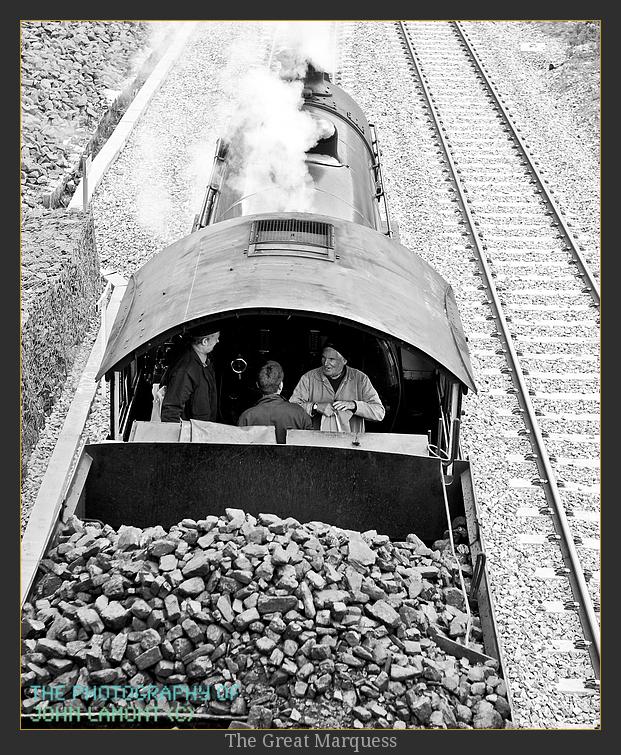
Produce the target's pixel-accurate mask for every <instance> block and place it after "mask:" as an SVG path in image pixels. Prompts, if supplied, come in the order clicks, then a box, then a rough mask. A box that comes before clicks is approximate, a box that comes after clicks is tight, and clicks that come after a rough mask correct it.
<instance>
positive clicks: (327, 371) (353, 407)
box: [289, 341, 386, 433]
mask: <svg viewBox="0 0 621 755" xmlns="http://www.w3.org/2000/svg"><path fill="white" fill-rule="evenodd" d="M343 352H344V347H343V346H342V345H341V344H337V343H335V342H334V341H329V342H328V343H326V345H325V346H324V347H323V351H322V354H321V367H317V368H316V369H314V370H310V371H309V372H306V373H305V374H304V375H302V377H301V378H300V381H299V383H298V384H297V385H296V387H295V389H294V391H293V393H292V394H291V398H290V399H289V401H291V403H293V404H299V405H300V406H302V407H303V408H304V409H305V411H306V412H307V413H308V414H310V416H311V417H312V420H313V428H314V429H316V430H319V429H321V427H322V417H323V418H329V417H333V416H334V415H335V414H337V416H338V417H339V418H340V419H339V422H338V424H337V428H338V426H342V420H343V419H348V420H349V430H350V431H351V432H355V433H363V432H364V429H365V427H364V420H365V419H370V420H375V421H377V422H379V421H380V420H382V419H384V415H385V414H386V409H385V408H384V405H383V404H382V401H381V399H380V397H379V395H378V393H377V391H376V390H375V388H374V387H373V384H372V383H371V381H370V380H369V378H368V377H367V376H366V375H365V374H364V372H362V371H361V370H356V369H354V368H353V367H350V366H349V365H348V364H347V359H346V356H345V354H346V353H347V352H345V353H343ZM323 424H324V426H325V421H324V423H323ZM342 429H347V428H346V427H345V428H342Z"/></svg>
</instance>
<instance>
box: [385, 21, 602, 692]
mask: <svg viewBox="0 0 621 755" xmlns="http://www.w3.org/2000/svg"><path fill="white" fill-rule="evenodd" d="M397 24H398V28H399V31H400V33H401V36H402V38H403V40H404V42H405V45H406V49H407V51H408V54H409V56H410V59H411V61H412V63H413V65H414V69H415V71H416V75H417V77H418V79H419V82H420V84H421V87H422V89H423V92H424V95H425V99H426V102H427V106H428V109H429V112H430V114H431V116H432V119H433V123H434V126H435V130H436V133H437V136H438V139H439V141H440V144H441V146H442V151H443V152H444V156H445V158H446V161H447V164H448V165H449V168H450V171H451V175H452V181H453V184H454V186H455V189H456V191H457V195H458V198H459V203H460V205H461V208H462V211H463V214H464V217H465V219H466V221H467V224H468V229H469V234H470V237H471V241H472V243H473V245H474V248H475V250H476V254H477V257H478V264H479V267H480V269H481V271H482V276H483V279H484V283H485V287H486V288H487V293H488V296H489V299H488V303H489V305H490V307H491V308H492V312H493V315H494V319H495V321H496V323H497V327H498V330H499V333H498V335H499V336H500V338H501V340H502V342H503V345H504V349H503V351H504V353H505V356H506V359H507V361H508V363H509V369H510V370H511V376H512V379H513V383H514V386H515V388H516V391H517V397H518V401H519V403H520V408H521V410H522V413H523V417H524V422H525V424H526V426H527V431H528V434H529V437H530V439H531V445H533V451H534V453H535V456H536V463H537V467H538V469H539V474H540V480H539V482H540V483H541V485H542V486H543V490H544V492H545V495H546V499H547V500H548V503H549V504H550V506H551V511H552V517H551V518H552V522H553V524H554V529H555V531H556V533H557V537H558V538H559V539H558V544H559V547H560V550H561V554H562V556H563V561H564V563H565V564H567V565H568V568H569V574H568V575H567V576H568V579H569V583H570V585H571V589H572V593H573V594H574V597H576V606H575V607H576V609H577V611H578V615H579V617H580V622H581V624H582V628H583V631H584V633H585V637H586V639H587V641H588V643H589V654H590V657H591V663H592V665H593V670H594V672H595V675H596V678H597V679H599V676H600V640H599V624H598V621H597V617H596V615H595V609H594V607H593V603H592V601H591V597H590V595H589V591H588V587H587V583H586V579H585V576H584V572H583V570H582V566H581V564H580V559H579V556H578V553H577V551H576V546H575V542H574V539H573V537H572V535H571V532H570V529H569V523H568V521H567V515H566V513H565V509H564V507H563V504H562V501H561V499H560V493H559V488H558V484H557V481H556V475H555V473H554V470H553V468H552V465H551V462H550V458H549V455H548V452H547V449H546V446H545V442H544V438H543V434H542V431H541V428H540V426H539V422H538V420H537V417H536V414H535V409H534V407H533V404H532V402H531V400H530V396H529V392H528V387H527V385H526V382H525V379H524V373H523V371H522V367H521V365H520V361H519V358H518V355H517V352H516V349H515V347H514V345H513V338H512V336H511V333H510V331H509V327H508V324H507V320H506V318H505V315H504V312H503V309H502V305H501V303H500V298H499V296H498V292H497V289H496V285H495V283H494V278H493V276H492V272H491V270H490V267H489V264H488V262H487V257H486V255H485V251H484V249H483V246H482V244H481V242H480V240H479V237H478V234H477V232H476V230H475V227H476V226H475V222H474V218H473V216H472V212H471V209H470V207H469V204H468V201H467V198H466V193H465V192H464V187H463V185H462V182H461V179H460V178H459V171H458V170H457V166H456V165H455V163H454V161H453V158H452V156H451V151H450V149H449V147H448V144H447V140H446V137H445V136H444V132H443V128H442V126H441V123H440V117H439V113H438V111H437V108H436V106H435V104H434V102H433V99H432V96H431V93H430V91H429V87H428V85H427V83H426V81H425V77H424V75H423V72H422V69H421V65H420V61H419V57H418V54H417V52H416V50H415V49H414V47H413V45H412V42H411V40H410V38H409V35H408V33H407V29H406V27H405V23H404V22H403V21H399V22H397ZM479 71H480V73H481V75H482V76H483V77H484V80H485V82H487V81H488V80H487V77H486V75H485V73H484V69H483V68H479ZM593 293H594V292H593ZM598 300H599V293H598Z"/></svg>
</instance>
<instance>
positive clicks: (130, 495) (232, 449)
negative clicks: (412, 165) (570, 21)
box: [85, 66, 476, 539]
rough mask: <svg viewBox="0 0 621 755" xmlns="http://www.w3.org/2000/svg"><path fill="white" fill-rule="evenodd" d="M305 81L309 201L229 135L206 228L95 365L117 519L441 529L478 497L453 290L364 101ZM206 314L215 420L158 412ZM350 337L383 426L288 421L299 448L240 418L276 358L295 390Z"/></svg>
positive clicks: (99, 460)
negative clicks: (463, 433) (283, 207)
mask: <svg viewBox="0 0 621 755" xmlns="http://www.w3.org/2000/svg"><path fill="white" fill-rule="evenodd" d="M300 85H301V87H302V90H301V94H302V98H303V101H302V105H301V110H302V111H303V112H305V113H306V114H307V115H308V116H310V117H312V118H313V119H316V120H317V121H318V122H320V128H319V133H320V134H321V137H320V138H319V140H318V141H317V143H316V144H315V145H313V146H311V147H310V148H309V149H308V150H307V152H306V153H305V155H304V161H305V164H306V169H307V171H308V175H309V177H310V179H311V180H310V181H308V182H307V183H308V201H309V205H310V210H311V211H306V212H300V211H288V212H283V211H280V210H278V207H279V205H278V202H280V200H279V199H277V196H276V195H277V189H276V188H275V187H274V186H273V185H271V184H269V183H268V184H267V185H265V186H261V185H257V182H256V181H255V182H254V184H252V185H251V186H250V188H248V186H249V184H245V185H244V183H243V182H241V181H240V180H239V175H238V173H237V172H236V170H237V168H238V167H239V162H240V160H241V159H243V152H242V149H241V146H240V144H239V143H238V142H236V140H235V138H231V139H230V140H228V141H225V140H223V139H221V140H219V141H218V145H217V149H216V154H215V157H214V165H213V169H212V174H211V178H210V181H209V185H208V187H207V190H206V192H205V197H204V201H203V203H202V207H201V208H200V212H199V213H198V214H197V216H196V218H195V220H194V225H193V228H192V232H191V233H190V234H189V235H188V236H186V237H184V238H182V239H180V240H179V241H177V242H175V243H173V244H172V245H170V246H169V247H167V248H166V249H164V250H163V251H161V252H160V253H159V254H157V255H156V256H155V257H154V258H152V259H151V260H150V261H149V262H147V263H146V264H145V265H143V266H142V267H141V268H140V269H139V270H138V271H137V272H136V273H135V274H134V275H133V276H132V277H131V278H130V280H129V283H128V286H127V290H126V292H125V295H124V297H123V299H122V301H121V305H120V308H119V311H118V315H117V317H116V320H115V322H114V325H113V328H112V331H111V334H110V338H109V341H108V345H107V348H106V351H105V354H104V357H103V360H102V364H101V367H100V370H99V374H98V375H97V379H100V378H101V377H102V376H104V375H105V377H106V380H108V381H109V386H110V435H109V439H108V441H106V442H104V443H100V444H92V445H91V446H90V447H89V454H90V455H91V456H92V459H93V468H92V469H91V470H90V472H89V475H88V479H87V484H86V497H85V500H86V502H87V505H88V502H89V501H90V503H91V506H94V507H95V508H96V509H97V511H98V518H101V519H104V520H105V521H108V522H109V523H111V524H113V525H114V524H120V523H121V521H122V522H123V523H133V524H136V525H137V526H147V525H149V524H154V523H156V522H157V523H160V524H163V525H167V524H171V523H174V522H177V521H179V520H180V518H183V517H184V516H192V515H193V514H196V512H197V510H198V509H202V508H204V506H205V502H206V501H207V502H208V505H209V506H213V507H215V508H216V509H218V508H219V509H222V510H223V508H224V507H227V506H235V507H239V508H243V509H245V510H247V511H251V512H254V511H261V510H266V508H267V509H268V510H270V511H272V512H274V513H278V514H285V513H286V514H290V515H293V516H296V517H297V518H302V519H304V520H308V519H320V520H325V521H328V522H330V523H333V524H336V525H338V526H348V527H351V526H354V525H355V527H356V529H359V530H362V531H364V530H366V529H372V528H377V527H380V528H381V529H382V531H384V532H385V533H386V534H389V535H391V536H398V535H399V534H400V533H402V532H403V529H404V526H406V527H407V529H408V531H415V532H416V533H417V534H418V535H419V536H420V537H422V538H423V539H433V538H435V537H438V536H439V534H441V532H442V530H443V529H445V528H446V516H447V512H446V510H445V508H446V506H445V501H446V502H447V503H448V505H449V506H450V507H451V510H452V512H456V513H458V512H461V511H462V510H463V508H464V493H463V490H462V482H461V481H462V478H463V473H464V471H466V472H469V464H468V462H467V461H465V460H463V459H461V457H460V447H459V423H460V415H461V403H462V396H463V395H464V394H465V393H466V392H467V391H468V390H476V387H475V381H474V378H473V374H472V368H471V365H470V360H469V355H468V348H467V344H466V338H465V336H464V332H463V328H462V325H461V321H460V317H459V312H458V309H457V305H456V302H455V297H454V294H453V291H452V289H451V287H450V285H449V284H448V283H447V282H446V281H445V280H444V279H443V278H442V277H441V276H440V275H439V274H438V273H437V272H436V271H435V270H434V269H433V268H432V267H431V266H430V265H428V264H427V263H426V262H424V261H423V260H422V259H421V257H420V256H418V255H417V254H416V253H415V252H413V251H411V250H409V249H407V248H405V247H404V246H402V245H401V244H400V243H399V241H398V230H397V228H396V226H395V224H394V223H393V222H392V221H391V218H390V213H389V208H388V206H387V203H386V198H385V194H384V189H383V181H382V172H381V163H380V150H379V146H378V140H377V135H376V133H375V130H374V127H373V126H372V125H370V124H369V123H368V121H367V119H366V118H365V116H364V114H363V112H362V110H361V108H360V107H359V106H358V105H357V103H356V102H355V101H354V100H353V99H352V98H351V97H350V96H349V95H348V94H347V93H346V92H345V91H343V90H342V89H341V88H340V87H338V86H336V85H335V84H334V83H332V82H331V80H330V77H329V75H328V74H327V73H325V72H322V71H318V70H316V69H314V68H313V67H312V66H309V67H308V68H307V71H306V74H305V76H304V79H303V80H302V81H301V82H300ZM197 326H208V327H211V326H213V330H219V331H220V343H219V344H218V346H217V347H216V350H215V351H214V353H213V355H212V356H213V358H214V363H215V369H216V374H217V376H218V381H219V385H218V390H219V397H220V417H219V422H217V423H207V425H208V427H207V428H205V427H203V428H198V427H196V426H195V427H189V426H188V427H184V426H185V425H188V424H189V423H181V424H180V425H179V426H177V425H176V424H169V423H160V422H152V421H150V419H151V413H152V403H153V385H154V384H156V385H157V383H158V380H159V378H160V376H161V374H162V372H163V371H164V370H165V369H166V367H167V366H168V365H169V364H170V363H171V362H172V361H173V360H174V359H175V358H176V355H177V352H178V349H179V348H180V347H181V346H182V345H183V341H184V337H185V336H186V335H187V333H188V331H191V330H192V329H194V328H196V327H197ZM335 334H336V335H337V336H338V337H339V338H340V340H341V342H346V343H347V344H348V346H349V348H350V358H349V364H351V365H352V366H354V367H357V368H359V369H361V370H363V371H364V372H365V373H366V374H367V375H368V376H369V377H370V379H371V381H372V383H373V385H374V386H375V387H376V389H377V390H378V393H379V395H380V397H381V399H382V401H383V403H384V405H385V408H386V415H385V418H384V420H383V421H382V422H380V423H368V424H367V430H368V432H366V433H364V434H358V435H354V434H351V433H322V432H318V431H310V430H309V431H301V430H300V431H297V430H296V431H289V433H288V436H287V442H286V444H285V445H276V444H275V442H274V440H273V438H272V437H271V436H269V437H268V436H266V435H265V433H263V434H262V435H261V434H259V435H257V431H256V428H244V429H243V430H242V429H241V428H237V427H236V420H237V417H238V416H239V414H240V413H241V412H242V411H243V410H244V409H246V408H247V407H248V406H250V405H252V403H253V402H254V400H255V399H256V398H257V389H256V376H257V372H258V369H259V368H260V366H261V364H262V363H264V361H265V360H267V359H276V360H277V361H279V362H280V363H281V364H282V365H283V368H284V372H285V386H284V390H283V395H284V396H285V397H287V396H289V395H290V394H291V391H292V390H293V387H294V386H295V384H296V382H297V380H298V379H299V377H300V376H301V375H302V374H303V373H304V372H305V371H306V370H308V369H311V368H313V367H316V366H318V365H319V363H320V356H321V351H322V346H323V344H324V343H325V341H326V339H327V338H328V337H332V338H334V336H335ZM192 424H195V425H199V424H201V423H192ZM202 424H204V423H202ZM199 430H201V431H202V432H199ZM192 431H194V435H195V437H194V438H192V435H191V433H192ZM244 431H246V432H244ZM199 438H200V439H201V440H202V441H203V442H196V441H197V440H198V439H199ZM257 438H260V440H259V441H258V442H257ZM110 441H114V442H110ZM447 480H449V481H454V484H452V485H447ZM468 497H469V498H472V496H471V495H466V498H468ZM94 502H97V503H94ZM388 512H390V514H388ZM406 522H407V525H406Z"/></svg>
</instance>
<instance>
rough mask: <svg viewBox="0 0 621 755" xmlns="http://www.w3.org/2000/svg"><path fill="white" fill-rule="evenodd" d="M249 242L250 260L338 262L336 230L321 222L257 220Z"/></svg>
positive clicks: (251, 230)
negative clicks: (271, 257) (291, 258)
mask: <svg viewBox="0 0 621 755" xmlns="http://www.w3.org/2000/svg"><path fill="white" fill-rule="evenodd" d="M249 242H250V246H249V249H248V256H264V255H274V254H276V255H287V256H298V257H318V258H321V259H329V260H332V261H334V226H333V225H330V223H321V222H319V221H317V220H298V219H296V218H269V219H267V220H255V221H254V222H253V223H252V227H251V229H250V239H249Z"/></svg>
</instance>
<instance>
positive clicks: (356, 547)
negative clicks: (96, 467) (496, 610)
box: [22, 509, 510, 729]
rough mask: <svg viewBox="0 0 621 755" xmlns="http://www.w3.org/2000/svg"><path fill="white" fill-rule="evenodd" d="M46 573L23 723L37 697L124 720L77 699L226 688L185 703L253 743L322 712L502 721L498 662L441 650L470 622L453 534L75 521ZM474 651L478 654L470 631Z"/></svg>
mask: <svg viewBox="0 0 621 755" xmlns="http://www.w3.org/2000/svg"><path fill="white" fill-rule="evenodd" d="M463 524H464V520H463V519H458V520H455V521H454V522H453V525H452V526H453V530H454V532H455V537H456V540H457V543H458V544H459V543H460V541H461V544H460V550H461V552H462V553H463V554H464V555H461V556H460V560H461V561H463V564H462V566H463V569H464V570H465V571H467V572H468V573H470V574H471V569H470V566H469V563H468V561H469V556H467V555H466V554H467V551H468V548H467V546H466V545H465V541H466V540H467V535H466V531H465V528H464V527H463ZM43 567H44V568H45V569H46V571H47V573H46V574H45V575H44V576H42V577H41V578H40V580H39V581H38V583H37V584H36V585H35V590H34V602H33V603H29V604H27V605H26V607H25V611H24V621H23V636H24V638H25V646H26V652H25V654H24V656H23V671H24V673H23V674H22V684H23V685H24V691H25V697H24V700H23V709H24V710H25V712H30V711H33V710H34V709H36V708H37V707H38V706H39V705H40V704H41V700H40V698H38V697H37V694H36V690H35V689H32V686H33V685H49V684H54V685H57V686H61V685H63V686H64V689H65V691H66V694H65V701H64V702H62V703H59V704H53V706H52V707H59V708H62V707H69V708H73V709H81V710H84V709H85V708H86V707H90V708H91V709H97V708H101V707H105V706H106V705H108V706H112V707H114V706H118V701H117V700H113V701H106V700H99V701H90V700H88V698H87V697H86V692H85V691H86V690H88V689H89V688H91V689H92V688H93V687H101V686H102V685H115V686H116V687H124V686H125V685H130V686H131V687H133V688H135V689H136V690H138V689H140V688H143V689H144V688H148V687H149V686H150V685H156V686H157V687H158V688H161V686H166V687H167V688H168V689H170V688H172V687H173V685H188V686H189V687H192V686H193V685H197V684H198V685H202V687H203V688H207V687H209V686H210V685H221V686H222V687H224V688H225V689H228V690H229V694H228V699H225V700H211V701H209V702H205V701H204V700H201V698H200V697H199V698H198V699H197V700H195V701H193V702H192V705H193V706H194V708H195V709H196V710H197V712H203V713H205V712H207V713H211V714H214V715H218V714H224V715H229V716H231V717H232V718H237V717H243V718H244V719H247V720H246V723H245V726H246V727H249V728H251V727H259V728H266V727H269V726H270V725H271V726H274V727H278V728H288V727H292V726H299V725H301V726H311V727H314V728H317V727H325V725H326V716H325V713H324V711H323V710H322V708H323V707H325V706H326V705H330V709H329V713H328V716H329V719H332V720H333V721H334V724H333V725H335V726H339V725H340V726H345V727H350V728H351V727H352V726H353V727H354V728H364V727H378V728H386V729H388V728H395V729H397V728H475V729H481V728H495V729H497V728H504V727H505V722H506V718H507V717H508V715H509V712H510V710H509V704H508V702H507V698H506V687H505V683H504V681H503V680H502V679H501V678H500V677H499V676H498V674H497V669H498V664H497V662H496V661H494V660H488V661H485V662H484V663H483V662H480V661H479V662H470V661H468V660H467V659H465V658H462V659H459V660H458V659H457V658H456V657H454V656H453V655H452V654H448V653H447V652H445V651H444V650H442V649H441V648H440V646H439V644H438V643H440V642H441V641H440V639H439V635H442V636H443V637H444V638H446V637H450V638H453V639H455V640H459V638H463V636H464V634H465V632H466V625H467V615H466V613H464V608H465V604H464V596H463V593H462V591H461V590H460V589H459V587H458V586H457V585H459V577H458V567H457V564H456V562H455V560H454V557H453V556H452V553H451V546H450V541H449V539H448V537H447V538H446V539H444V540H440V541H436V542H435V543H434V544H433V550H432V549H430V548H428V547H426V546H425V545H424V544H423V543H422V542H421V541H420V540H419V539H418V538H417V537H416V536H415V535H408V536H407V538H406V541H404V542H391V541H390V540H389V538H388V537H387V536H385V535H378V534H377V533H376V532H375V531H372V532H367V533H364V534H363V535H361V534H360V533H356V532H353V531H347V530H341V529H339V528H335V527H331V526H329V525H326V524H323V523H321V522H311V523H309V524H300V523H299V522H298V521H297V520H295V519H293V518H288V519H284V520H283V519H281V518H279V517H277V516H275V515H273V514H260V515H259V516H258V518H256V517H254V516H252V515H247V514H245V513H244V512H243V511H241V510H239V509H227V510H226V512H225V516H221V517H216V516H208V517H206V518H205V519H202V520H199V521H194V520H191V519H184V520H183V521H182V522H180V523H179V524H178V525H177V526H174V527H171V529H170V530H169V531H168V532H167V531H166V530H164V529H163V528H162V527H159V526H157V527H150V528H147V529H145V530H141V529H138V528H136V527H125V526H123V527H121V528H119V530H118V532H115V531H114V530H113V529H112V528H111V527H109V526H107V525H106V526H103V527H102V526H101V525H97V526H93V525H89V524H87V525H85V524H84V523H83V522H81V521H80V520H78V519H76V518H74V519H73V520H72V521H71V522H70V523H69V524H68V526H67V527H66V528H65V530H64V532H63V534H62V536H61V537H60V538H59V543H58V545H57V546H56V547H55V548H54V549H52V550H51V551H50V552H49V554H48V558H47V559H46V560H45V561H44V562H43ZM467 581H468V580H467ZM472 636H473V638H474V640H475V642H474V643H472V645H471V647H472V648H474V649H476V648H479V649H481V646H480V645H479V644H478V643H477V642H476V640H477V639H480V637H481V631H480V624H479V622H478V619H476V618H475V619H474V621H473V635H472ZM232 689H234V690H235V692H232V691H231V690H232ZM70 691H71V692H73V693H74V695H75V696H73V695H72V694H71V692H70ZM265 693H267V694H265ZM259 695H260V696H261V697H262V698H263V703H262V705H258V704H257V703H256V700H257V699H258V697H259ZM47 702H48V704H49V701H47ZM44 707H46V706H45V705H44ZM240 725H241V726H243V725H244V724H240V723H238V724H237V726H240Z"/></svg>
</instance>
